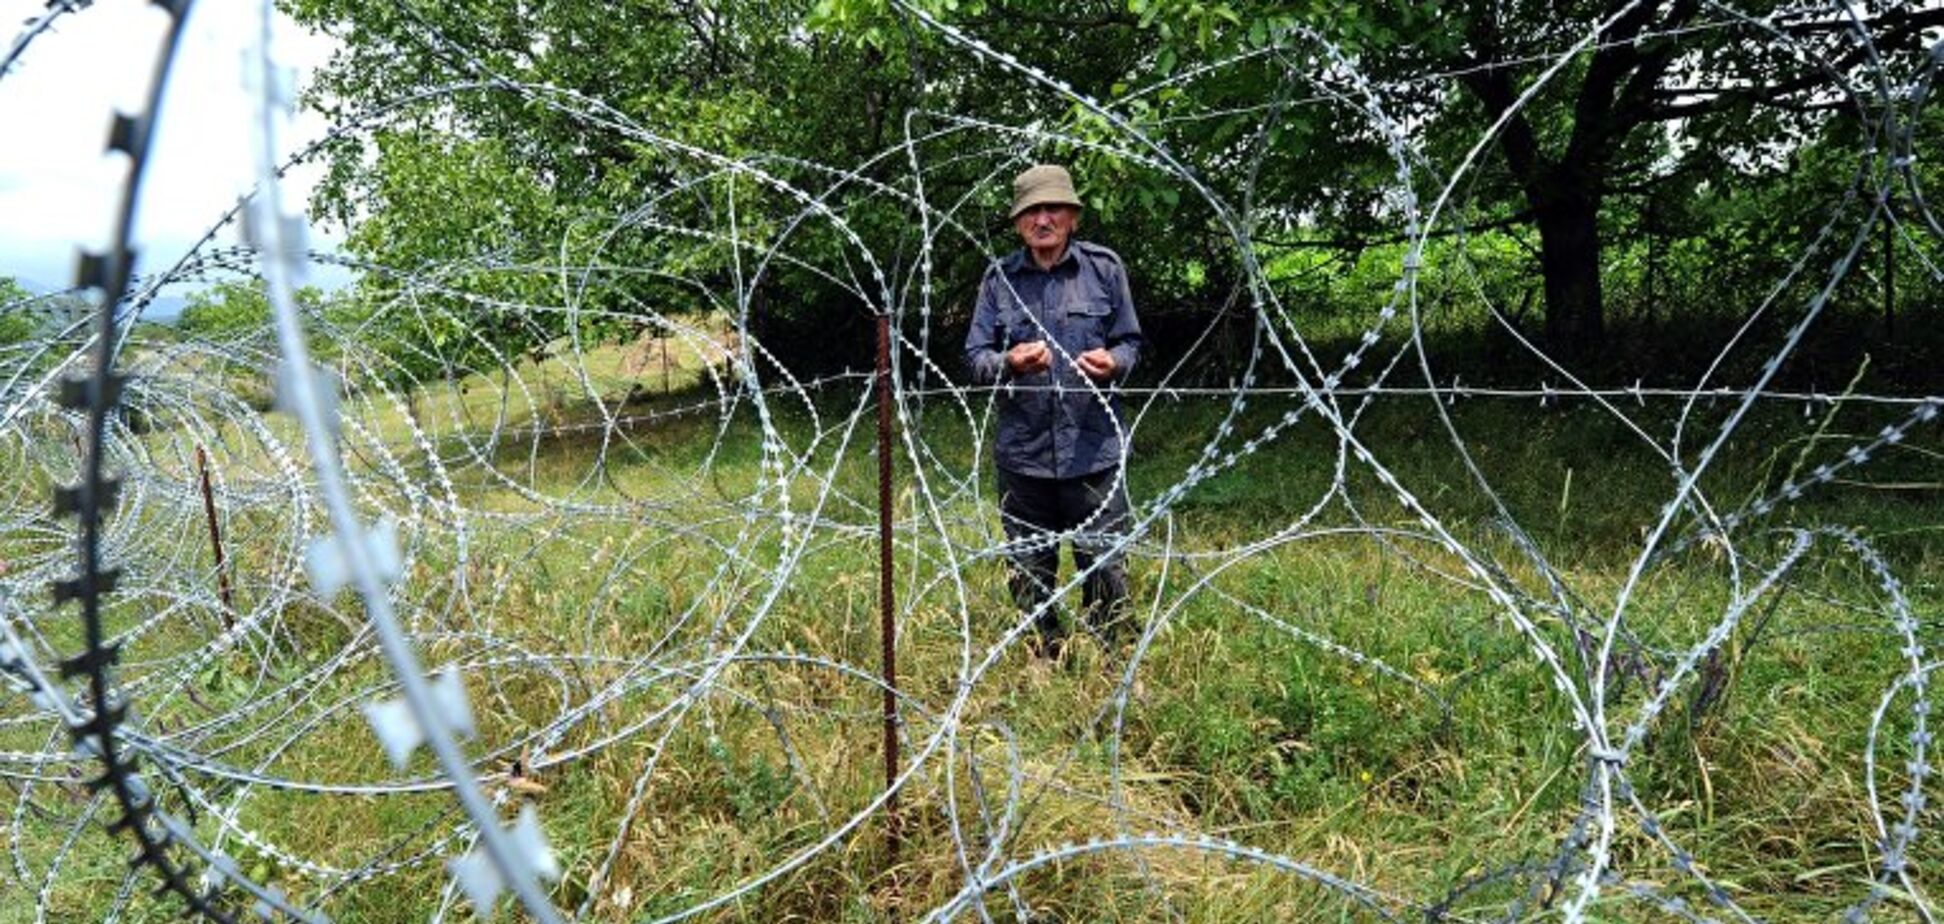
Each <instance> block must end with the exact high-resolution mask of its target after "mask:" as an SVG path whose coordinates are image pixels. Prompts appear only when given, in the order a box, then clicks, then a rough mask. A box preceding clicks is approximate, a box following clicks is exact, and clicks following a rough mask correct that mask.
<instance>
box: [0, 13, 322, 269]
mask: <svg viewBox="0 0 1944 924" xmlns="http://www.w3.org/2000/svg"><path fill="white" fill-rule="evenodd" d="M43 11H44V7H43V0H0V23H7V24H9V27H10V28H15V29H16V30H17V29H18V26H17V24H20V23H22V22H24V21H25V20H27V19H30V18H32V17H34V16H37V15H39V14H41V13H42V12H43ZM165 25H166V18H165V17H164V15H163V14H162V13H161V12H160V10H158V9H157V8H155V7H154V6H153V5H152V4H151V3H149V2H147V0H98V2H97V3H96V4H95V5H94V6H92V7H90V8H88V9H84V10H82V11H80V12H79V13H74V14H69V15H67V16H65V17H63V18H62V19H61V20H60V22H59V24H58V25H57V26H56V27H55V28H54V30H53V31H51V32H48V33H44V34H42V35H41V36H40V37H39V38H37V39H36V40H35V41H34V43H33V44H32V45H30V46H29V47H28V48H27V50H26V52H25V54H24V55H23V56H22V57H21V59H20V60H19V61H18V62H17V63H16V65H15V69H14V70H13V71H12V72H11V73H9V74H7V75H6V76H4V77H0V275H16V276H21V277H24V278H28V279H33V280H35V281H37V282H40V283H43V284H49V285H61V284H65V283H67V282H68V281H69V279H70V277H71V275H72V271H73V270H72V268H73V263H74V257H75V253H76V252H77V250H78V249H79V248H81V247H84V246H85V247H91V248H98V247H100V246H102V245H103V244H104V243H105V242H106V241H107V240H108V238H109V236H110V233H111V230H112V226H113V222H114V212H115V209H116V208H117V206H118V203H119V200H120V194H121V193H120V189H121V182H122V178H123V177H124V176H125V174H126V169H127V161H126V159H125V158H123V157H121V156H120V155H105V154H103V153H102V151H103V144H104V142H105V140H106V138H107V133H108V125H109V120H110V117H111V113H112V112H113V111H115V110H116V109H120V110H122V111H131V112H132V111H137V110H139V109H140V108H141V105H142V101H143V98H144V94H145V93H146V91H147V86H148V83H149V79H150V76H151V74H152V71H153V67H154V62H155V58H156V55H157V52H158V51H159V48H160V42H161V38H162V35H163V30H164V28H165ZM259 28H260V27H259V24H258V20H257V14H256V5H255V4H237V3H201V4H197V5H195V6H194V7H193V11H192V13H191V14H190V19H189V23H188V26H187V29H186V30H185V33H184V36H183V41H182V44H181V46H180V47H179V48H178V50H177V55H176V63H175V66H174V67H173V68H172V69H171V71H170V76H169V83H168V86H167V95H166V97H165V98H164V101H163V104H162V117H161V121H160V123H159V124H158V126H157V130H156V136H155V140H154V147H153V148H152V152H151V156H150V160H149V167H148V172H147V174H146V176H145V178H144V181H143V199H142V202H141V204H140V206H139V208H138V210H137V223H136V235H135V236H136V241H137V244H138V246H139V247H141V248H142V251H143V254H144V256H143V260H142V265H143V266H144V267H146V268H149V269H154V268H157V267H159V266H162V265H166V263H167V262H172V261H173V260H174V259H175V258H176V257H177V256H179V255H181V254H182V253H183V252H184V251H186V250H187V249H188V247H189V246H190V245H191V244H192V243H193V242H194V241H195V240H196V239H197V238H198V237H200V236H201V234H202V233H203V231H204V230H205V229H207V228H208V227H209V226H210V225H211V224H213V223H214V222H215V220H216V219H217V218H218V217H219V216H221V215H222V213H223V211H224V210H225V209H227V208H229V207H230V206H231V205H233V204H234V203H235V201H236V198H237V196H238V195H239V194H241V193H242V192H243V191H245V190H247V189H248V188H249V187H250V186H251V185H253V183H254V182H255V175H254V174H255V171H254V159H253V157H252V154H251V152H252V150H253V148H252V145H253V144H254V143H255V137H256V135H255V132H256V106H255V103H254V102H253V100H252V98H251V97H250V96H249V94H248V93H246V92H245V90H244V81H243V75H244V67H245V61H246V57H245V55H246V53H249V52H250V50H251V49H252V48H253V43H254V40H255V38H256V35H257V33H258V30H259ZM276 30H277V31H276V37H275V43H274V47H275V51H276V55H277V58H278V60H280V61H281V62H283V63H285V64H287V65H292V66H295V67H296V68H297V70H298V73H299V75H300V79H302V77H303V76H307V75H308V74H309V73H310V72H311V71H312V70H314V69H315V68H316V67H317V66H319V65H321V64H322V63H323V62H324V61H325V60H326V59H327V58H328V57H329V55H330V53H331V50H332V48H333V47H334V43H333V41H332V40H331V39H330V38H328V37H324V36H316V35H310V34H308V33H305V32H303V31H302V30H301V29H298V28H297V27H296V26H295V25H294V24H292V23H290V22H289V21H288V20H287V19H285V18H284V17H282V16H279V17H278V22H277V26H276ZM0 34H4V33H0ZM11 40H12V37H11V36H8V37H7V41H8V43H9V46H10V45H11ZM0 47H8V46H0ZM323 129H324V126H323V125H322V124H321V123H320V122H319V121H318V120H317V119H316V118H315V117H304V118H300V119H299V120H298V122H297V124H296V125H294V126H291V127H290V130H289V131H288V133H287V136H286V137H285V138H284V139H282V143H281V145H280V147H281V148H282V149H283V150H286V151H290V150H295V149H296V148H297V147H298V146H299V145H301V144H302V143H304V142H306V141H308V140H310V139H311V138H315V137H317V136H318V135H320V134H321V133H322V132H323ZM315 177H316V174H315V172H314V171H297V172H295V173H293V175H292V176H291V177H290V178H289V179H288V180H287V181H286V184H285V189H284V200H285V202H286V203H301V202H303V201H304V198H305V197H306V196H307V195H308V193H309V189H310V186H311V184H312V183H314V182H315ZM225 233H226V235H227V236H228V238H229V240H233V234H234V232H233V231H226V232H225ZM225 242H228V241H227V240H226V241H225Z"/></svg>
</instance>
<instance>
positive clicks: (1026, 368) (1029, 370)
mask: <svg viewBox="0 0 1944 924" xmlns="http://www.w3.org/2000/svg"><path fill="white" fill-rule="evenodd" d="M1006 367H1007V368H1009V369H1011V370H1012V371H1013V374H1014V375H1032V374H1033V373H1035V372H1045V371H1046V370H1048V369H1051V368H1052V367H1053V351H1052V350H1049V349H1047V348H1046V341H1044V340H1035V341H1033V342H1031V343H1020V344H1014V345H1013V348H1012V349H1010V350H1007V351H1006Z"/></svg>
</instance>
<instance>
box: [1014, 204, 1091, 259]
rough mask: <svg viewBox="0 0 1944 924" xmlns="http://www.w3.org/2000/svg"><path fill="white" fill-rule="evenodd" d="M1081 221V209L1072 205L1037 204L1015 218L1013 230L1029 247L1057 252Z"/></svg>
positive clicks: (1047, 251) (1063, 246) (1041, 250)
mask: <svg viewBox="0 0 1944 924" xmlns="http://www.w3.org/2000/svg"><path fill="white" fill-rule="evenodd" d="M1079 223H1080V210H1079V209H1077V208H1074V207H1073V206H1071V205H1052V204H1048V205H1035V206H1033V207H1032V208H1029V209H1027V210H1026V211H1024V212H1020V213H1019V215H1018V217H1016V218H1014V219H1013V230H1015V231H1018V232H1019V239H1020V240H1022V241H1024V242H1026V246H1027V248H1028V249H1031V250H1037V251H1040V252H1042V253H1049V254H1057V253H1060V252H1061V251H1062V250H1064V249H1065V247H1066V244H1067V238H1069V237H1072V236H1073V229H1074V227H1075V226H1076V225H1078V224H1079Z"/></svg>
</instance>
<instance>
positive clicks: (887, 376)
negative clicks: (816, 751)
mask: <svg viewBox="0 0 1944 924" xmlns="http://www.w3.org/2000/svg"><path fill="white" fill-rule="evenodd" d="M877 325H878V327H877V335H878V342H877V401H878V406H877V409H878V612H879V619H880V626H881V628H882V634H881V642H882V645H883V659H884V662H883V663H884V786H885V789H886V790H887V792H888V793H889V794H888V795H887V796H886V798H885V800H884V851H885V863H884V865H885V869H887V870H895V869H896V868H897V866H898V849H899V847H900V846H901V845H902V844H903V841H904V832H903V830H901V827H902V826H901V819H900V818H899V817H898V794H897V792H895V791H891V788H890V787H891V784H892V782H893V781H894V780H896V779H897V778H898V697H897V694H896V692H894V691H896V690H897V687H898V652H897V643H898V626H897V623H896V621H895V619H894V615H895V608H894V607H895V598H894V596H893V593H892V583H891V578H892V572H891V567H892V557H891V552H892V547H891V315H890V312H888V311H887V312H885V313H883V314H880V315H878V319H877Z"/></svg>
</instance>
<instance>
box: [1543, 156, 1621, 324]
mask: <svg viewBox="0 0 1944 924" xmlns="http://www.w3.org/2000/svg"><path fill="white" fill-rule="evenodd" d="M1551 185H1552V189H1551V190H1549V191H1548V194H1547V195H1546V196H1544V198H1543V199H1540V200H1539V201H1535V202H1534V203H1533V211H1534V213H1535V219H1536V221H1537V223H1538V225H1539V266H1540V270H1541V272H1542V273H1543V274H1544V276H1545V280H1546V331H1545V336H1546V343H1547V345H1548V346H1550V347H1552V348H1554V349H1558V350H1561V351H1564V352H1566V353H1568V354H1575V355H1587V354H1589V353H1591V352H1592V351H1593V350H1596V349H1598V348H1599V347H1600V346H1601V345H1602V343H1603V341H1604V340H1605V336H1606V323H1605V321H1606V317H1605V305H1604V304H1603V296H1602V295H1601V291H1600V197H1599V196H1598V195H1596V194H1591V193H1589V192H1588V189H1589V188H1590V187H1591V185H1592V184H1591V183H1587V182H1585V181H1584V180H1582V179H1572V180H1565V181H1562V182H1557V183H1554V184H1551Z"/></svg>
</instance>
